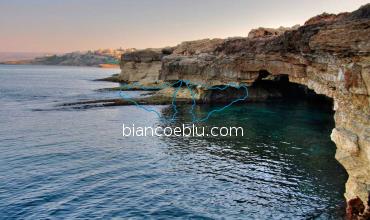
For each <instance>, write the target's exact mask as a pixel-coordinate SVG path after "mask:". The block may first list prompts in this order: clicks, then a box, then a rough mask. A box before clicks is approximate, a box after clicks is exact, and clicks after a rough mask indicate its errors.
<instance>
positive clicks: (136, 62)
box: [119, 48, 173, 83]
mask: <svg viewBox="0 0 370 220" xmlns="http://www.w3.org/2000/svg"><path fill="white" fill-rule="evenodd" d="M172 52H173V48H163V49H145V50H138V51H134V52H130V53H125V54H123V55H122V57H121V74H120V75H119V79H120V80H121V81H123V82H138V81H140V82H143V83H145V82H146V83H148V82H154V81H157V80H158V79H159V71H160V69H161V66H162V62H161V60H162V58H163V57H164V56H166V55H169V54H171V53H172Z"/></svg>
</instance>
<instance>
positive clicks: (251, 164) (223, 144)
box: [161, 86, 348, 219]
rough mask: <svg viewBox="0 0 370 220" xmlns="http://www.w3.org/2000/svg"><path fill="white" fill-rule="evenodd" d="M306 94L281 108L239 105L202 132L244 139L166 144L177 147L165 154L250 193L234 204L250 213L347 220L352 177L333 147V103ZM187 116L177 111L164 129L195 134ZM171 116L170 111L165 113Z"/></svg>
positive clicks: (280, 103)
mask: <svg viewBox="0 0 370 220" xmlns="http://www.w3.org/2000/svg"><path fill="white" fill-rule="evenodd" d="M301 89H305V88H304V87H301V86H297V87H294V88H291V89H290V90H287V91H288V92H287V94H289V96H284V97H285V98H284V99H280V100H271V101H268V102H264V103H242V104H237V105H233V106H232V107H230V108H228V109H226V110H225V111H223V112H219V113H216V114H214V115H213V116H212V117H211V118H210V119H209V120H208V121H206V122H204V123H197V124H196V126H197V127H199V128H200V127H203V126H204V127H205V130H206V131H205V134H209V133H210V129H211V128H212V127H219V128H220V127H228V128H230V127H242V128H243V134H244V135H243V136H240V134H239V136H238V137H236V136H232V137H214V136H212V135H209V136H207V135H206V136H205V137H198V138H197V137H195V138H193V137H192V138H187V137H174V136H171V137H163V139H165V140H166V141H167V142H169V143H173V144H172V145H171V147H170V148H168V152H167V153H168V154H178V155H182V156H183V157H184V160H183V161H184V162H183V169H185V170H186V169H189V170H187V171H188V172H196V173H198V174H202V175H206V176H208V177H212V178H214V179H216V180H217V181H218V182H219V183H220V185H224V184H225V183H232V184H231V185H233V186H235V185H234V184H237V185H238V186H239V187H241V188H244V189H246V190H242V191H243V193H244V194H243V196H242V197H241V198H233V199H234V200H235V201H236V202H238V203H240V205H241V206H243V208H244V210H247V211H248V210H249V211H252V210H250V208H251V207H255V206H257V207H258V206H261V207H263V208H261V210H264V211H267V212H268V211H271V213H269V214H267V215H268V216H269V215H271V216H274V214H277V215H278V214H279V211H277V210H283V212H284V213H285V214H286V215H283V216H285V217H289V216H290V217H292V216H299V217H301V218H322V219H338V218H341V217H343V216H344V210H345V208H344V206H345V199H344V196H343V194H344V186H345V182H346V180H347V178H348V175H347V174H346V171H345V170H344V168H343V167H342V166H341V165H340V164H339V163H338V162H337V161H336V160H335V157H334V155H335V150H336V147H335V144H334V143H333V142H332V141H331V140H330V133H331V130H332V129H333V128H334V120H333V114H334V112H333V111H332V110H331V109H332V105H333V103H332V101H331V99H327V98H325V97H323V96H317V95H316V96H315V95H314V94H312V93H311V92H310V91H309V90H306V91H302V90H301ZM292 91H294V92H292ZM296 94H306V96H304V99H302V96H299V95H298V96H297V95H296ZM298 97H299V98H298ZM218 107H222V105H218V104H213V105H199V106H197V107H196V108H195V113H196V115H197V116H200V117H202V116H205V115H207V113H208V112H210V111H211V110H212V109H215V108H218ZM189 111H190V106H179V119H178V120H177V121H176V122H173V123H162V124H161V126H164V127H165V126H171V127H173V126H179V127H182V126H183V124H186V125H188V126H191V125H192V123H191V122H192V118H191V116H190V114H189ZM171 112H172V110H171V108H170V107H169V108H166V109H164V110H163V114H165V115H171ZM200 133H201V132H200ZM205 158H207V159H205ZM194 164H196V165H195V166H194ZM226 185H227V184H226ZM226 188H227V187H226ZM226 190H227V189H226ZM297 210H299V211H297ZM280 214H281V213H280ZM251 216H253V215H251ZM275 217H276V216H275Z"/></svg>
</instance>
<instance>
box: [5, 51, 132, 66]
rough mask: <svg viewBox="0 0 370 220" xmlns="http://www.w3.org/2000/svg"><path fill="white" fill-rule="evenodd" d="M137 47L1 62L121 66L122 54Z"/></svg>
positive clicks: (12, 63) (11, 63)
mask: <svg viewBox="0 0 370 220" xmlns="http://www.w3.org/2000/svg"><path fill="white" fill-rule="evenodd" d="M132 51H135V49H133V48H131V49H99V50H95V51H87V52H80V51H78V52H71V53H66V54H60V55H57V54H54V55H43V56H38V57H35V58H30V59H22V58H20V59H17V58H13V59H10V58H9V59H8V60H3V61H1V62H0V64H7V65H55V66H94V67H101V68H119V62H120V58H121V55H122V54H124V53H126V52H132Z"/></svg>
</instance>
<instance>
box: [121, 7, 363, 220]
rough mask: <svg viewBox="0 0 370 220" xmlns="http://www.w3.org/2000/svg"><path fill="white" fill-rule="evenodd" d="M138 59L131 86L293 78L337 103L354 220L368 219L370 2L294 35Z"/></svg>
mask: <svg viewBox="0 0 370 220" xmlns="http://www.w3.org/2000/svg"><path fill="white" fill-rule="evenodd" d="M143 53H144V54H145V53H146V52H143ZM135 54H136V55H137V52H136V53H134V54H132V56H129V55H125V57H123V58H122V61H124V62H123V65H122V71H123V73H122V74H121V75H122V76H123V78H125V79H126V80H128V81H140V80H143V79H146V77H147V75H149V76H150V78H149V79H150V80H158V79H160V80H164V81H174V80H191V81H192V82H195V83H199V84H205V85H207V86H214V85H224V84H227V83H230V82H233V83H244V84H248V85H250V86H251V87H253V86H254V85H255V84H256V83H257V82H259V81H260V80H261V79H268V78H271V79H274V78H277V77H280V76H286V77H288V78H289V81H290V82H294V83H297V84H301V85H305V86H307V87H308V88H310V89H312V90H314V92H315V93H317V94H323V95H325V96H327V97H330V98H332V99H333V100H334V110H335V115H334V117H335V128H334V129H333V131H332V134H331V139H332V140H333V141H334V142H335V144H336V146H337V152H336V155H335V157H336V159H337V160H338V161H339V162H340V163H341V164H342V165H343V166H344V167H345V169H346V170H347V172H348V175H349V179H348V181H347V183H346V193H345V197H346V199H347V202H348V208H347V212H348V216H349V217H353V218H363V219H366V218H368V217H369V215H370V205H369V203H370V197H369V191H370V4H368V5H365V6H363V7H361V8H360V9H358V10H357V11H354V12H352V13H341V14H338V15H334V14H322V15H319V16H316V17H313V18H311V19H309V20H308V21H307V22H306V23H305V24H304V25H303V26H300V27H297V26H296V27H294V28H292V29H279V30H272V29H263V28H260V29H256V30H253V31H252V32H251V33H250V34H249V37H246V38H230V39H224V40H223V39H213V40H200V41H192V42H184V43H182V44H180V45H178V46H176V47H174V48H171V49H170V50H166V53H163V51H161V52H160V53H157V54H155V55H154V54H152V53H150V55H146V54H145V55H144V56H141V55H140V56H138V57H136V56H135ZM145 74H147V75H145ZM198 89H201V88H198ZM334 172H335V171H334Z"/></svg>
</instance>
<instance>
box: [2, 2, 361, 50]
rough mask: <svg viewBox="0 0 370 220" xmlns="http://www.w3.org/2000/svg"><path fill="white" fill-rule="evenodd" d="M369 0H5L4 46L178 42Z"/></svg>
mask: <svg viewBox="0 0 370 220" xmlns="http://www.w3.org/2000/svg"><path fill="white" fill-rule="evenodd" d="M366 3H368V1H366V0H301V1H297V0H0V52H69V51H77V50H89V49H98V48H119V47H122V48H131V47H135V48H147V47H163V46H174V45H176V44H178V43H180V42H182V41H185V40H196V39H202V38H226V37H233V36H247V34H248V32H249V30H250V29H252V28H256V27H261V26H262V27H279V26H293V25H295V24H303V23H304V22H305V21H306V20H307V19H309V18H310V17H312V16H314V15H317V14H321V13H322V12H328V13H339V12H344V11H353V10H356V9H357V8H359V7H360V6H361V5H364V4H366Z"/></svg>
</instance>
